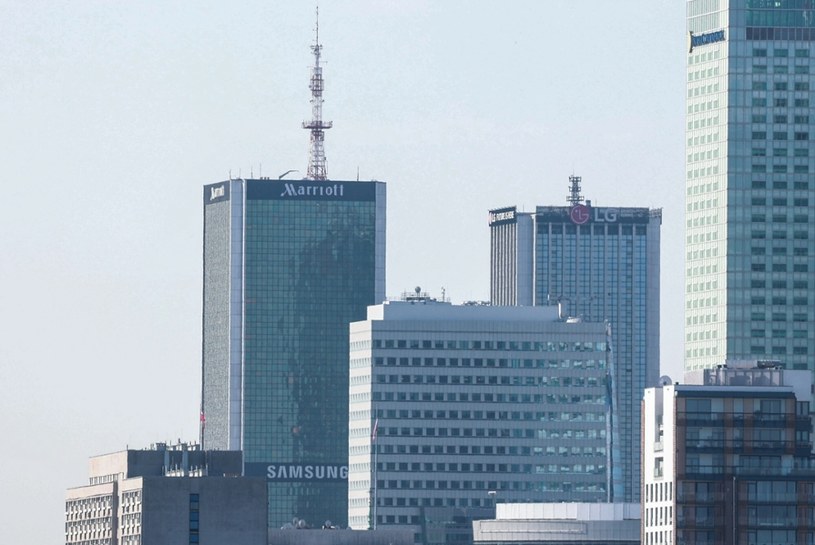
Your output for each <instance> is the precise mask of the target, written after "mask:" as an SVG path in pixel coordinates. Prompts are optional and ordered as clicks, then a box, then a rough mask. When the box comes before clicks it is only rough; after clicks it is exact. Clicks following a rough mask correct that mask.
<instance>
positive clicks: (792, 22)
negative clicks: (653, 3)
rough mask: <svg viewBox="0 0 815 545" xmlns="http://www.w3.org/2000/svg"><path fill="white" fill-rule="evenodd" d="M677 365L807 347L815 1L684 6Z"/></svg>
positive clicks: (811, 335)
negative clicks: (681, 296)
mask: <svg viewBox="0 0 815 545" xmlns="http://www.w3.org/2000/svg"><path fill="white" fill-rule="evenodd" d="M687 26H688V33H689V37H688V45H689V48H688V54H687V102H686V106H687V116H686V121H687V126H686V139H687V140H686V145H687V147H686V150H687V163H686V167H687V168H686V175H685V181H686V197H685V198H686V215H685V220H686V229H685V235H686V247H685V249H686V270H685V336H686V338H685V365H686V368H687V369H701V368H707V367H712V366H715V365H716V364H719V363H721V362H723V361H725V360H738V359H744V358H753V359H756V358H758V359H761V358H773V359H780V360H782V361H784V363H785V364H786V365H787V366H788V367H789V368H794V369H807V368H811V367H812V363H811V362H812V361H813V352H814V351H815V310H813V309H815V307H814V306H813V303H815V282H814V281H813V277H812V274H813V273H814V272H815V249H813V240H815V178H813V175H815V147H813V144H812V139H813V138H815V95H813V91H815V66H813V57H815V6H813V3H812V2H811V1H809V0H775V1H772V2H769V1H763V0H749V1H747V2H735V1H729V0H713V1H711V0H689V1H688V2H687Z"/></svg>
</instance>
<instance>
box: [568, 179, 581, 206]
mask: <svg viewBox="0 0 815 545" xmlns="http://www.w3.org/2000/svg"><path fill="white" fill-rule="evenodd" d="M581 180H582V178H581V177H580V176H575V175H571V176H569V195H568V196H567V197H566V202H568V203H569V204H570V205H571V206H574V205H576V204H580V203H581V202H583V195H581V194H580V182H581Z"/></svg>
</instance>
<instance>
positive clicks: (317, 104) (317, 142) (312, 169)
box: [303, 6, 332, 180]
mask: <svg viewBox="0 0 815 545" xmlns="http://www.w3.org/2000/svg"><path fill="white" fill-rule="evenodd" d="M316 20H317V24H316V26H315V27H314V45H312V46H311V52H312V53H314V67H313V68H312V69H311V81H310V82H309V85H308V88H309V89H311V121H303V128H304V129H308V130H310V131H311V150H310V152H309V158H308V172H307V174H306V178H308V179H309V180H326V179H327V177H326V173H325V149H324V148H323V140H325V130H326V129H330V128H331V125H332V122H331V121H323V69H322V68H321V67H320V52H321V51H322V49H323V46H322V45H320V7H319V6H317V14H316Z"/></svg>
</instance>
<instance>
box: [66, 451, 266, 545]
mask: <svg viewBox="0 0 815 545" xmlns="http://www.w3.org/2000/svg"><path fill="white" fill-rule="evenodd" d="M89 466H90V478H89V482H88V484H87V485H85V486H79V487H76V488H71V489H69V490H68V493H67V497H66V501H65V543H66V544H68V545H103V544H106V545H107V544H113V543H115V544H118V545H144V544H146V543H191V544H194V543H202V544H207V543H230V544H235V545H266V543H267V525H266V494H267V491H266V483H265V481H264V479H262V478H260V477H253V478H247V477H242V476H241V471H242V463H241V453H240V452H238V451H203V450H201V449H200V448H199V446H198V445H187V444H178V445H166V444H164V443H157V444H155V445H153V446H152V447H151V448H150V449H146V450H132V449H130V450H124V451H120V452H114V453H112V454H102V455H99V456H94V457H92V458H91V459H90V463H89Z"/></svg>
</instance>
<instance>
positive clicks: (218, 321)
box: [202, 179, 385, 528]
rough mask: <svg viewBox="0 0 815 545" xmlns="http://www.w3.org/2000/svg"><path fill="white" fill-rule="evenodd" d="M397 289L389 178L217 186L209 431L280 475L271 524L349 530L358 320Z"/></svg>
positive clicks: (206, 378) (206, 347) (206, 375)
mask: <svg viewBox="0 0 815 545" xmlns="http://www.w3.org/2000/svg"><path fill="white" fill-rule="evenodd" d="M384 296H385V184H383V183H381V182H342V181H314V180H302V181H278V180H264V179H261V180H244V179H238V180H228V181H225V182H220V183H217V184H212V185H208V186H205V187H204V313H203V387H202V397H203V402H202V438H203V444H204V445H205V446H206V448H210V449H211V448H217V449H236V450H243V452H244V463H245V466H246V473H247V474H248V475H264V476H266V478H267V479H268V481H269V525H270V527H277V528H279V527H281V526H282V525H283V524H285V523H287V522H291V520H292V518H294V517H298V518H300V519H305V520H306V521H308V523H310V524H315V523H317V522H319V523H322V522H323V521H325V520H331V521H333V522H334V523H336V524H338V525H341V526H346V522H345V521H346V516H347V484H346V477H347V470H348V469H347V463H348V324H349V323H350V322H353V321H356V320H361V319H364V318H365V311H366V308H367V306H368V305H371V304H375V303H378V302H380V301H382V300H383V299H384Z"/></svg>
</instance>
